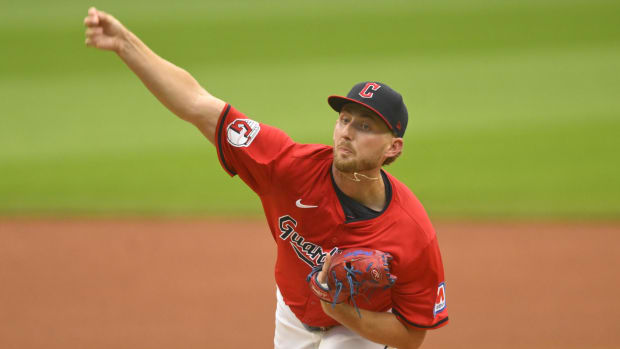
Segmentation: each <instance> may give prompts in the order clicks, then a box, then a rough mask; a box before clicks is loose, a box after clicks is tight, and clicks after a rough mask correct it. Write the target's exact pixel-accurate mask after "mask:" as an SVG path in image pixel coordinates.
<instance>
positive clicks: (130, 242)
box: [0, 219, 620, 349]
mask: <svg viewBox="0 0 620 349" xmlns="http://www.w3.org/2000/svg"><path fill="white" fill-rule="evenodd" d="M435 227H436V229H437V232H438V236H439V242H440V245H441V249H442V254H443V258H444V266H445V271H446V279H447V289H446V292H447V303H448V309H449V312H450V324H449V325H448V326H447V327H444V328H442V329H439V330H437V331H436V332H431V333H430V334H429V336H428V337H427V340H426V344H425V345H424V346H423V347H424V348H474V347H475V348H618V347H620V322H619V321H618V319H617V317H618V315H620V300H619V298H618V295H619V294H620V278H619V277H618V274H617V273H618V270H619V269H620V253H619V249H618V246H620V223H617V222H616V223H550V222H545V223H540V222H537V223H532V222H517V223H509V222H496V223H489V222H485V223H478V222H476V223H473V222H439V223H436V224H435ZM274 261H275V245H274V242H273V240H272V238H271V235H270V233H269V231H268V228H267V225H266V223H265V222H264V221H263V220H255V221H249V222H247V221H238V220H228V221H225V220H219V221H217V220H215V221H214V220H180V219H166V220H164V219H151V220H138V219H121V220H112V219H99V220H87V219H35V220H31V219H30V220H27V219H2V220H0V348H20V349H28V348H45V349H55V348H92V349H96V348H117V349H122V348H153V349H157V348H166V349H168V348H272V347H273V345H272V336H273V327H274V306H275V284H274V278H273V265H274Z"/></svg>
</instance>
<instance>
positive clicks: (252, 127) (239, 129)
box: [226, 119, 260, 147]
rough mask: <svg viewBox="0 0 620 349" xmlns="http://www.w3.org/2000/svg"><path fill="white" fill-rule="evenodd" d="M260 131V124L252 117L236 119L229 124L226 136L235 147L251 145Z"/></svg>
mask: <svg viewBox="0 0 620 349" xmlns="http://www.w3.org/2000/svg"><path fill="white" fill-rule="evenodd" d="M258 132H260V124H259V123H258V122H256V121H254V120H250V119H235V121H233V122H231V123H230V124H228V128H227V129H226V138H227V139H228V143H230V145H232V146H233V147H249V146H250V144H252V141H253V140H254V139H255V138H256V136H257V135H258Z"/></svg>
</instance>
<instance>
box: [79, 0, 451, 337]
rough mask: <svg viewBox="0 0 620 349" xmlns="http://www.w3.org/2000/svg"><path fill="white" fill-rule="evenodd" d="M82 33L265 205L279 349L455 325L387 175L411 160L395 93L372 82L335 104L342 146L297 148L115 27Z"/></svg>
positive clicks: (404, 202)
mask: <svg viewBox="0 0 620 349" xmlns="http://www.w3.org/2000/svg"><path fill="white" fill-rule="evenodd" d="M84 24H85V26H86V27H87V29H86V45H87V46H90V47H95V48H98V49H102V50H110V51H114V52H116V54H117V55H118V56H119V57H120V58H121V59H122V60H123V61H124V62H125V63H126V64H127V66H128V67H129V68H130V69H131V70H132V71H133V72H134V73H135V74H136V75H137V76H138V77H139V78H140V79H141V80H142V82H143V83H144V85H145V86H146V87H147V88H148V89H149V90H150V91H151V92H152V93H153V95H155V97H157V99H159V101H160V102H161V103H162V104H164V105H165V106H166V107H167V108H168V109H169V110H170V111H172V112H173V113H174V114H176V115H177V116H178V117H180V118H181V119H183V120H186V121H188V122H190V123H192V124H193V125H195V126H196V127H197V128H198V129H199V130H200V131H201V132H202V134H203V135H204V136H205V137H206V138H207V139H208V140H209V141H210V142H211V143H212V144H213V145H214V146H215V148H216V150H217V154H218V158H219V162H220V164H221V166H222V168H223V169H224V170H225V171H226V172H227V173H228V174H229V175H231V176H239V177H240V178H241V179H242V180H243V182H245V183H246V184H247V185H248V186H249V187H250V188H251V189H252V190H253V191H254V192H255V193H256V194H257V195H259V197H260V199H261V201H262V205H263V209H264V212H265V217H266V219H267V222H268V224H269V228H270V230H271V234H272V238H273V239H274V241H275V243H276V248H277V261H276V266H275V279H276V284H277V291H276V298H277V307H276V314H275V319H276V326H275V336H274V346H275V348H277V349H285V348H296V349H310V348H313V349H314V348H319V349H337V348H338V349H343V348H344V349H360V348H361V349H365V348H368V349H371V348H374V349H383V348H387V347H396V348H401V349H406V348H418V347H420V345H421V344H422V342H423V340H424V336H425V333H426V331H427V330H429V329H437V328H439V327H442V326H444V325H446V324H447V323H448V311H447V308H446V283H445V280H444V271H443V265H442V260H441V255H440V252H439V246H438V243H437V238H436V235H435V231H434V229H433V226H432V225H431V222H430V220H429V218H428V216H427V214H426V212H425V210H424V208H423V206H422V204H420V202H419V201H418V199H417V198H416V197H415V196H414V194H413V193H412V192H411V191H410V190H409V189H408V188H407V187H406V186H405V185H404V184H403V183H401V182H400V181H398V179H396V178H395V177H394V176H392V175H390V174H389V173H388V172H386V171H384V170H383V169H382V167H383V165H387V164H389V163H391V162H393V161H394V160H395V159H396V158H397V157H398V156H399V155H400V154H401V152H402V148H403V136H404V134H405V130H406V128H407V121H408V114H407V108H406V107H405V104H404V102H403V98H402V96H401V95H400V94H399V93H398V92H396V91H395V90H393V89H392V88H390V87H389V86H388V85H386V84H384V83H382V82H378V81H364V82H361V83H358V84H356V85H355V86H353V88H352V89H351V90H350V92H349V93H348V94H347V95H346V96H336V95H333V96H330V97H329V98H328V103H329V105H330V106H331V107H332V108H333V109H334V110H335V111H336V112H337V119H336V120H335V121H336V123H335V126H334V130H333V145H332V146H327V145H318V144H299V143H296V142H295V141H293V140H292V139H291V138H290V137H289V136H288V135H287V134H286V133H285V132H283V131H281V130H279V129H277V128H274V127H271V126H269V125H265V124H263V123H260V122H258V121H255V120H253V119H251V118H249V117H248V116H246V115H245V114H243V113H242V112H241V111H239V110H237V109H235V108H234V107H233V106H232V105H230V104H228V103H226V102H224V101H222V100H220V99H218V98H216V97H214V96H212V95H211V94H209V93H208V92H207V91H206V90H205V89H204V88H202V87H201V86H200V85H199V84H198V82H197V81H196V80H195V79H194V78H193V77H192V76H191V75H190V74H189V73H187V72H186V71H185V70H183V69H181V68H179V67H177V66H175V65H174V64H172V63H170V62H168V61H166V60H164V59H162V58H161V57H159V56H158V55H157V54H155V53H154V52H153V51H151V50H150V49H149V48H148V47H147V46H146V45H145V44H144V43H143V42H142V41H141V40H140V39H139V38H138V37H137V36H136V35H134V34H133V33H132V32H131V31H129V30H128V29H127V28H125V27H124V26H123V25H122V24H121V23H120V22H119V21H118V20H116V19H115V18H114V17H113V16H111V15H109V14H107V13H105V12H103V11H99V10H97V9H95V8H90V9H89V10H88V15H87V16H86V18H85V19H84Z"/></svg>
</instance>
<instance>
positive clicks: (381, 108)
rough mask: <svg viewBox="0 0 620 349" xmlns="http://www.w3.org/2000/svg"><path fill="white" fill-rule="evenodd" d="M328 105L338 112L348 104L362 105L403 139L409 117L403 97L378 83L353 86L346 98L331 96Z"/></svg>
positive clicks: (363, 83)
mask: <svg viewBox="0 0 620 349" xmlns="http://www.w3.org/2000/svg"><path fill="white" fill-rule="evenodd" d="M327 103H329V105H330V106H331V107H332V108H333V109H334V110H335V111H337V112H340V110H341V109H342V107H343V106H344V105H345V104H347V103H356V104H359V105H362V106H364V107H366V108H368V109H370V110H372V111H374V112H375V113H377V115H379V117H381V119H383V121H385V123H386V124H387V125H388V127H389V128H390V130H391V131H392V132H393V133H394V134H395V135H396V137H402V136H403V135H404V134H405V129H406V128H407V121H408V120H409V115H408V113H407V107H406V106H405V102H403V96H401V95H400V93H398V92H396V91H394V90H393V89H392V88H391V87H389V86H388V85H386V84H384V83H381V82H378V81H364V82H360V83H359V84H356V85H355V86H353V88H352V89H351V91H349V94H347V96H346V97H343V96H329V97H328V98H327Z"/></svg>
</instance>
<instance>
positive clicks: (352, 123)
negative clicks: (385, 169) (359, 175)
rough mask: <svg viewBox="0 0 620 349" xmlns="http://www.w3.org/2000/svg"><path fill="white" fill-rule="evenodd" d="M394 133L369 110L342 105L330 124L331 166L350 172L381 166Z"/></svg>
mask: <svg viewBox="0 0 620 349" xmlns="http://www.w3.org/2000/svg"><path fill="white" fill-rule="evenodd" d="M393 138H394V135H393V134H392V132H391V131H390V129H389V128H388V126H387V125H386V124H385V122H384V121H383V120H382V119H381V118H380V117H379V116H378V115H377V114H375V113H374V112H373V111H371V110H369V109H367V108H364V107H363V106H361V105H358V104H355V103H349V104H345V105H344V106H343V107H342V109H341V110H340V114H339V115H338V121H337V122H336V126H335V127H334V165H335V167H336V169H338V170H339V171H342V172H347V173H353V172H362V171H367V170H372V169H376V168H379V167H381V165H382V164H383V161H384V160H385V158H386V157H387V156H386V152H387V151H388V149H389V148H390V146H391V144H392V139H393Z"/></svg>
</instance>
